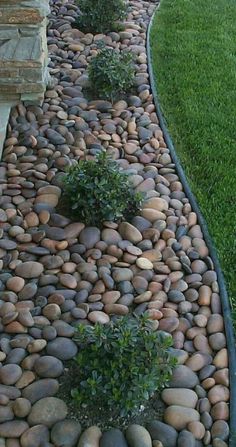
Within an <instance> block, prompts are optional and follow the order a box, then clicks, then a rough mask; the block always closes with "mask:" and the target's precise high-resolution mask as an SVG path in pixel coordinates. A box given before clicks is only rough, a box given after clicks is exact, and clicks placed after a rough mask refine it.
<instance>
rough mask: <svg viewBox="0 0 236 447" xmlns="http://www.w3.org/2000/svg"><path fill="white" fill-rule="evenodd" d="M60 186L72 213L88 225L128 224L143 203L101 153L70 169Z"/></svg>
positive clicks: (116, 168) (126, 179) (120, 172)
mask: <svg viewBox="0 0 236 447" xmlns="http://www.w3.org/2000/svg"><path fill="white" fill-rule="evenodd" d="M64 185H65V198H66V199H67V200H68V202H69V204H70V207H71V210H72V213H73V214H74V216H75V217H76V218H78V219H79V220H81V221H82V222H85V223H86V224H88V225H90V224H91V225H97V226H100V225H101V224H102V222H103V221H105V220H112V221H117V220H121V219H122V218H124V219H126V220H129V219H130V218H131V217H133V216H134V215H135V214H136V213H137V212H138V211H139V210H140V208H141V204H142V200H143V194H142V193H135V192H134V190H133V188H132V185H131V183H130V180H129V177H128V175H127V174H125V173H124V172H122V171H120V170H119V166H118V164H117V163H116V162H115V161H114V160H112V159H111V158H109V157H108V156H107V155H106V153H105V152H102V153H101V154H100V155H99V156H98V157H97V158H95V159H93V160H81V161H80V162H79V163H78V164H77V165H74V166H72V167H71V168H70V169H69V171H68V173H67V175H66V176H65V178H64Z"/></svg>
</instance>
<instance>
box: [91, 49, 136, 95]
mask: <svg viewBox="0 0 236 447" xmlns="http://www.w3.org/2000/svg"><path fill="white" fill-rule="evenodd" d="M134 77H135V69H134V64H133V56H132V54H131V53H127V52H125V51H122V52H120V53H119V52H118V51H116V50H114V49H112V48H102V49H101V50H100V51H99V53H98V54H97V56H95V57H94V58H93V59H92V60H91V62H90V65H89V80H90V83H91V85H92V86H93V89H94V90H95V92H96V93H97V95H98V96H99V97H101V98H106V99H111V100H114V99H115V98H116V97H118V96H119V95H121V94H122V93H126V92H128V91H129V89H130V88H131V87H132V86H133V85H134Z"/></svg>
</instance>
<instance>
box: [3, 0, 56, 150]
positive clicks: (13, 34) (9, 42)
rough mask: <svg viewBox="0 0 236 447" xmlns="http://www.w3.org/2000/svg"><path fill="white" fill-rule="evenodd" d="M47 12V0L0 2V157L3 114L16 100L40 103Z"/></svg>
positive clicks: (44, 78) (46, 77)
mask: <svg viewBox="0 0 236 447" xmlns="http://www.w3.org/2000/svg"><path fill="white" fill-rule="evenodd" d="M49 11H50V10H49V0H0V155H1V143H2V144H3V138H4V134H5V132H4V126H5V125H6V123H7V120H8V116H7V113H6V111H7V110H8V109H9V108H10V107H11V106H12V105H14V104H15V103H17V102H18V101H20V100H22V101H27V102H33V103H40V102H41V101H42V100H43V96H44V91H45V88H46V85H47V83H48V80H49V75H48V68H47V66H48V52H47V40H46V25H47V18H46V17H47V15H48V14H49Z"/></svg>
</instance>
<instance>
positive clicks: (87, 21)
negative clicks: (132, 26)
mask: <svg viewBox="0 0 236 447" xmlns="http://www.w3.org/2000/svg"><path fill="white" fill-rule="evenodd" d="M78 5H79V9H80V15H79V17H78V19H77V20H76V23H75V25H76V27H77V28H79V29H81V30H82V31H85V32H91V33H94V34H99V33H107V32H109V31H112V30H113V29H115V28H114V26H115V25H116V22H117V21H119V20H123V19H125V17H126V15H127V3H126V2H125V1H124V0H79V2H78Z"/></svg>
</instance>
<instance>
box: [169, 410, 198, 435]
mask: <svg viewBox="0 0 236 447" xmlns="http://www.w3.org/2000/svg"><path fill="white" fill-rule="evenodd" d="M199 419H200V415H199V413H198V411H196V410H193V409H192V408H189V407H182V406H180V405H171V406H170V407H168V408H167V409H166V410H165V412H164V421H165V422H166V423H167V424H170V425H171V426H172V427H174V428H175V429H176V430H183V429H185V428H186V427H187V425H188V423H189V422H193V421H199Z"/></svg>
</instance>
